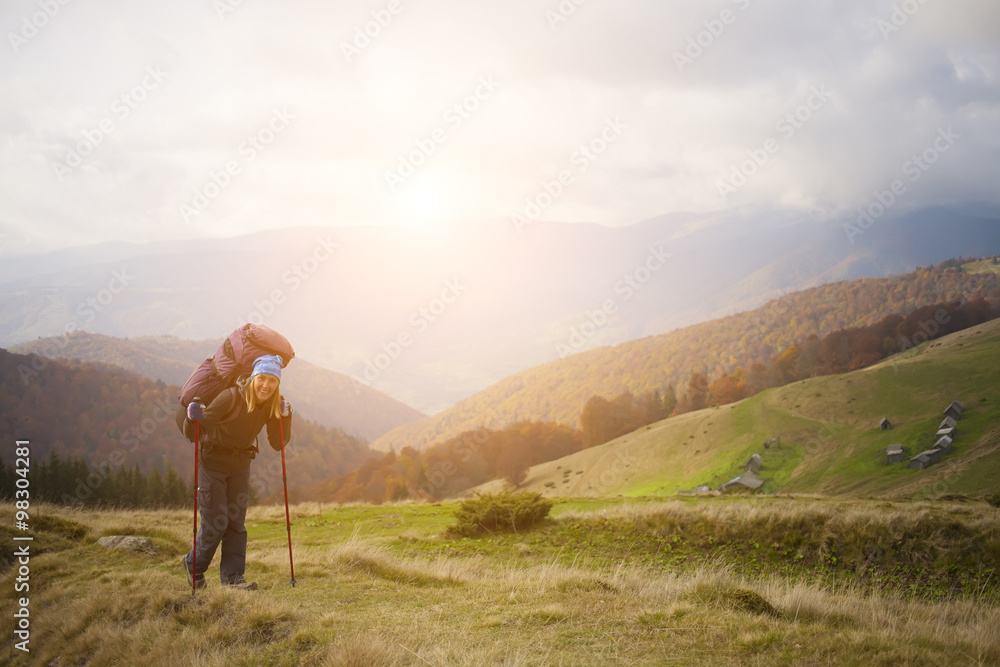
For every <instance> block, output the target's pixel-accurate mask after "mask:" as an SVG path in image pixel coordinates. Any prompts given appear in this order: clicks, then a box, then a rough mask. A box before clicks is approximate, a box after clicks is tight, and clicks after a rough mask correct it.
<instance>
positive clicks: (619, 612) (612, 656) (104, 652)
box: [0, 499, 1000, 667]
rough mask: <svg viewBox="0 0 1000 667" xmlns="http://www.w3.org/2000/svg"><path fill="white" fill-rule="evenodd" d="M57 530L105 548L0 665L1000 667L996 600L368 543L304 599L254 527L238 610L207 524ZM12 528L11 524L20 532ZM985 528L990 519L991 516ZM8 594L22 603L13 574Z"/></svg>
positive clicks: (363, 538)
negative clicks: (118, 546)
mask: <svg viewBox="0 0 1000 667" xmlns="http://www.w3.org/2000/svg"><path fill="white" fill-rule="evenodd" d="M815 504H816V506H815V507H813V508H811V509H809V507H808V506H807V508H806V509H805V510H802V511H804V512H806V513H807V514H808V512H809V511H812V512H820V511H824V509H823V507H824V501H822V500H819V499H817V500H816V501H815ZM352 509H353V511H363V509H362V508H352ZM293 510H294V512H293V516H294V517H296V520H302V519H303V518H305V517H314V518H319V517H322V516H330V513H331V512H334V513H336V512H339V511H343V510H338V509H336V508H329V507H321V506H315V505H307V506H300V507H295V508H293ZM786 510H787V511H788V512H791V511H792V508H791V507H788V508H784V509H782V508H780V507H779V508H771V509H768V508H766V507H760V506H757V505H756V504H755V503H754V502H753V501H747V502H746V503H745V504H744V505H742V507H737V506H736V505H731V506H729V507H720V508H710V509H706V510H705V511H706V512H717V514H716V515H714V516H715V519H716V520H718V521H720V522H726V521H735V520H737V519H738V515H739V512H743V513H745V514H756V515H757V517H758V519H759V518H760V517H761V516H765V515H766V513H767V512H772V513H780V512H781V511H786ZM897 510H898V511H902V508H896V509H892V508H885V511H883V510H880V509H879V508H878V507H869V508H868V509H867V510H866V509H865V507H864V504H863V503H862V502H861V501H857V504H856V505H854V506H852V505H850V504H848V503H843V504H834V505H827V507H826V510H825V511H830V512H832V513H834V514H840V513H846V514H845V516H846V515H850V514H852V513H853V514H854V515H856V516H853V520H874V519H873V517H874V516H875V515H877V514H880V513H883V514H885V520H888V521H893V520H896V518H897V517H896V515H895V514H893V512H895V511H897ZM45 511H46V512H49V513H53V514H56V515H58V516H61V517H64V518H66V519H69V520H72V521H76V522H79V523H81V524H83V525H86V526H87V527H88V529H89V533H88V536H87V538H85V539H84V540H83V541H82V542H80V543H77V544H76V545H75V546H73V547H72V548H70V549H66V550H62V551H53V552H49V553H45V554H38V555H36V556H34V557H33V558H32V561H31V567H32V586H33V588H32V592H31V614H32V616H31V618H32V643H31V648H32V653H31V654H30V655H29V656H22V655H19V654H16V653H15V652H14V650H13V647H12V642H11V641H9V640H8V641H7V643H6V645H5V646H3V647H2V648H0V662H4V663H8V664H13V661H14V660H15V659H17V660H18V661H19V662H26V663H27V664H44V665H49V664H51V665H73V664H87V665H124V664H143V665H147V666H149V667H153V666H156V665H181V664H183V665H206V666H214V665H358V666H361V665H363V666H365V667H371V666H377V665H385V666H390V665H392V666H394V665H426V664H430V665H484V664H504V665H588V664H593V665H607V664H640V665H642V664H691V665H703V664H704V665H717V664H740V665H772V664H808V665H827V664H829V665H834V664H913V665H920V664H928V665H931V664H933V665H939V664H956V665H966V664H996V663H997V662H1000V609H998V607H997V605H996V600H991V599H985V600H978V601H977V600H952V601H945V602H939V603H924V602H918V601H913V600H904V599H901V598H896V597H892V596H871V595H862V594H860V593H859V592H858V591H856V590H852V589H850V588H849V587H848V588H842V589H840V590H825V589H822V588H819V587H817V586H814V585H805V584H802V583H797V582H794V581H789V580H786V579H783V578H772V579H762V580H747V579H744V578H743V577H741V576H738V575H737V574H735V573H734V571H733V570H732V569H730V568H729V567H727V566H725V565H724V564H715V565H714V566H706V567H704V568H702V569H700V570H698V571H696V572H694V573H690V574H685V575H681V574H677V573H670V572H662V571H661V572H653V571H651V570H648V569H646V568H643V567H639V566H636V565H634V564H632V563H629V562H624V561H623V562H622V563H621V564H620V565H619V567H618V568H617V569H615V570H614V571H612V572H608V571H602V572H598V571H595V570H592V569H589V568H587V567H583V566H567V565H560V564H556V563H554V562H536V563H533V564H528V565H525V564H524V563H523V561H514V560H509V559H504V558H499V557H496V556H495V555H493V554H491V553H489V552H488V550H486V549H484V550H483V553H482V554H481V555H479V556H473V557H461V558H459V557H453V556H449V555H448V554H447V553H445V552H442V553H440V554H438V555H432V556H420V557H410V556H405V555H401V554H400V552H399V550H396V549H394V548H393V544H394V542H395V540H399V539H400V538H399V536H398V535H396V536H393V535H388V536H386V535H381V536H377V537H376V536H374V535H369V534H362V533H361V532H360V531H357V532H355V534H354V535H353V536H352V537H348V538H346V539H338V540H336V541H331V542H330V543H328V544H320V545H314V546H309V547H302V548H297V550H296V552H295V557H296V575H297V578H298V579H299V582H300V583H299V585H298V586H297V587H295V588H291V587H290V586H289V585H288V581H287V580H288V574H287V567H288V561H287V556H288V554H287V548H286V546H285V543H284V541H283V537H284V536H283V535H280V536H278V537H267V538H264V539H256V538H254V537H253V536H254V535H255V529H256V532H258V533H259V532H261V531H262V529H261V528H260V526H255V525H253V524H252V525H251V528H250V532H251V545H250V552H249V570H250V572H249V573H248V574H251V575H252V577H253V578H255V579H257V581H258V582H259V583H260V589H259V590H257V591H255V592H252V593H248V592H243V591H232V590H227V589H223V588H221V587H220V586H218V585H217V583H216V582H214V581H212V580H211V577H210V578H209V579H210V582H209V586H208V588H207V589H206V590H204V591H201V592H199V593H198V595H197V596H196V597H192V596H191V594H190V591H189V590H188V589H187V588H186V586H185V582H184V580H183V574H182V573H181V572H180V567H179V565H178V564H177V561H178V560H179V554H180V553H182V552H183V550H184V549H185V548H186V540H187V538H188V536H189V532H190V524H189V521H190V515H189V514H187V513H185V512H70V511H64V510H61V509H58V508H45ZM442 511H446V510H442ZM684 511H686V510H685V508H684V507H682V506H680V504H672V503H663V504H657V505H651V506H646V507H642V508H640V507H634V506H633V507H622V508H620V509H614V510H608V512H607V513H606V514H604V515H602V516H605V517H607V518H609V519H611V520H613V521H615V520H622V521H637V520H642V519H643V518H648V517H652V516H655V517H661V516H662V515H663V514H664V513H665V512H666V513H669V512H684ZM866 512H867V514H866ZM8 514H9V508H8V507H4V508H3V511H0V520H6V519H7V518H8ZM576 516H578V517H582V516H584V515H582V514H580V515H576ZM803 516H806V515H805V514H804V515H803ZM251 517H252V520H253V521H261V522H265V521H269V522H271V523H274V524H278V519H280V520H281V521H280V529H281V530H280V532H281V533H283V532H284V530H283V529H284V526H283V520H284V510H283V508H254V509H253V510H252V512H251ZM973 520H982V521H988V520H989V517H988V516H987V513H985V512H984V513H983V515H982V516H980V517H973ZM994 521H995V519H994ZM261 525H263V524H261ZM152 526H155V528H154V529H151V528H150V527H152ZM121 527H134V528H136V532H137V533H142V532H144V531H145V533H146V534H150V533H152V536H153V539H154V542H155V543H156V544H157V546H158V547H159V548H160V549H161V552H162V553H161V556H159V557H153V556H146V555H141V554H131V553H123V552H115V551H106V550H104V549H103V548H101V547H99V546H98V545H96V544H95V543H94V540H95V539H96V536H98V535H100V534H101V533H103V532H107V531H117V530H118V529H119V528H121ZM316 530H318V531H321V530H323V528H322V527H318V528H316ZM405 530H408V531H409V532H410V533H414V532H419V530H418V529H415V528H412V527H411V528H408V529H405ZM403 531H404V528H402V527H401V528H400V529H399V532H400V533H402V532H403ZM425 532H426V531H425ZM424 538H426V539H434V538H432V537H431V536H430V535H426V534H425V535H424ZM0 586H2V587H4V588H5V589H6V590H12V588H13V573H12V572H11V571H10V570H7V571H6V572H5V573H4V575H3V578H2V581H0ZM10 612H11V603H10V601H8V600H5V601H4V602H3V603H2V608H0V613H2V615H3V617H4V618H5V619H6V621H5V623H9V622H10V618H11V613H10ZM4 634H5V636H7V637H10V636H11V635H10V633H9V632H5V633H4ZM24 658H26V659H27V660H26V661H25V660H24Z"/></svg>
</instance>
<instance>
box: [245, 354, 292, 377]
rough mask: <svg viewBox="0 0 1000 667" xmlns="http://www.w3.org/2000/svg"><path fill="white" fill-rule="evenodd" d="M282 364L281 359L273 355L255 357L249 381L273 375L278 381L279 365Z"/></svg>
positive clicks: (279, 375) (279, 374)
mask: <svg viewBox="0 0 1000 667" xmlns="http://www.w3.org/2000/svg"><path fill="white" fill-rule="evenodd" d="M283 363H284V362H283V360H282V359H281V357H279V356H277V355H274V354H265V355H263V356H260V357H257V358H256V359H254V361H253V372H252V373H250V379H251V380H253V379H254V378H255V377H257V376H258V375H273V376H274V377H276V378H278V379H279V380H280V379H281V365H282V364H283Z"/></svg>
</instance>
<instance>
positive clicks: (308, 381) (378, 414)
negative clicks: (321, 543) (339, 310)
mask: <svg viewBox="0 0 1000 667" xmlns="http://www.w3.org/2000/svg"><path fill="white" fill-rule="evenodd" d="M221 343H222V341H221V340H207V341H206V340H183V339H181V338H176V337H174V336H142V337H139V338H115V337H114V336H104V335H102V334H95V333H89V332H83V331H78V332H74V333H71V334H69V335H64V336H54V337H50V338H40V339H38V340H36V341H32V342H30V343H23V344H21V345H15V346H13V347H12V348H11V351H12V352H19V353H22V354H29V353H34V354H39V355H44V356H46V357H49V358H53V359H54V358H66V359H78V360H81V361H99V362H104V363H107V364H112V365H114V366H118V367H121V368H124V369H126V370H131V371H135V372H137V373H139V374H141V375H145V376H146V377H148V378H151V379H153V380H162V381H163V382H166V383H167V384H176V385H182V384H184V382H185V381H186V380H187V378H188V376H189V375H190V374H191V371H192V370H194V368H195V367H196V366H197V365H198V364H199V363H201V361H202V360H203V359H205V358H206V357H210V356H212V355H213V354H214V353H215V351H216V349H218V347H219V345H220V344H221ZM282 379H283V386H284V387H285V389H284V390H283V391H284V393H285V395H286V396H287V397H288V399H289V400H291V401H294V403H295V405H296V407H297V409H298V411H299V414H301V415H302V416H304V417H306V418H308V419H312V420H313V421H316V422H318V423H320V424H323V425H324V426H327V427H330V428H339V429H341V430H343V431H344V432H346V433H349V434H351V435H355V436H358V437H361V438H365V439H367V440H369V441H371V440H374V439H375V438H378V437H379V436H381V435H383V434H384V433H386V432H388V431H390V430H392V429H393V428H396V427H397V426H400V425H402V424H407V423H410V422H412V421H414V420H417V419H420V418H421V417H423V416H424V415H423V414H422V413H420V412H418V411H417V410H414V409H413V408H411V407H410V406H408V405H405V404H403V403H401V402H399V401H397V400H396V399H394V398H392V397H390V396H387V395H386V394H383V393H382V392H380V391H376V390H375V389H372V388H371V387H368V386H366V385H364V384H361V383H360V382H357V381H356V380H353V379H352V378H350V377H348V376H346V375H344V374H342V373H337V372H335V371H331V370H328V369H325V368H320V367H319V366H316V365H314V364H310V363H309V362H308V361H305V360H304V359H296V360H295V363H293V364H290V365H289V366H288V367H287V368H286V369H285V371H284V372H283V375H282Z"/></svg>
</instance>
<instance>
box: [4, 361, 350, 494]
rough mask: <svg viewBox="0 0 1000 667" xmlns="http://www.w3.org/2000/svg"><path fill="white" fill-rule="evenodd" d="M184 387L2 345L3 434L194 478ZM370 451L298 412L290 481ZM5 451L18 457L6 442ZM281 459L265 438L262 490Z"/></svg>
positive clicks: (99, 463)
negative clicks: (181, 405) (180, 411)
mask: <svg viewBox="0 0 1000 667" xmlns="http://www.w3.org/2000/svg"><path fill="white" fill-rule="evenodd" d="M178 393H179V388H178V387H177V386H176V385H168V384H166V383H164V382H162V381H156V382H154V381H153V380H150V379H149V378H146V377H143V376H140V375H138V374H136V373H132V372H130V371H125V370H122V369H120V368H117V367H114V366H110V365H104V364H94V363H83V362H64V361H57V360H50V359H47V358H45V357H38V356H35V355H19V354H12V353H10V352H8V351H7V350H3V349H0V438H2V439H3V440H4V441H5V442H11V443H12V442H14V441H15V440H23V439H27V438H29V437H30V439H31V451H32V455H33V457H34V458H35V460H36V461H40V460H42V459H43V458H46V457H48V456H49V454H50V452H57V453H58V455H59V456H60V457H63V458H73V457H83V458H84V459H86V461H87V462H88V463H89V464H90V466H91V468H103V469H106V468H108V467H109V466H110V467H113V468H118V467H121V466H125V467H126V468H133V467H134V466H138V467H139V469H140V470H142V471H145V472H148V471H151V470H152V469H153V468H156V469H158V470H159V471H160V472H162V473H166V472H167V470H168V468H169V467H170V466H172V467H173V468H174V469H176V470H177V471H178V472H179V473H180V474H181V475H182V476H183V477H184V478H185V479H187V478H189V477H190V476H191V474H192V472H193V466H194V456H193V451H192V446H191V444H190V443H189V442H187V441H186V440H185V439H184V438H183V436H182V435H181V434H180V432H179V431H178V429H177V425H176V423H175V421H174V416H175V410H176V409H177V395H178ZM293 405H294V404H293ZM369 456H370V452H369V449H368V447H367V445H366V444H365V442H364V441H363V440H360V439H358V438H355V437H353V436H350V435H347V434H346V433H344V432H343V431H341V430H339V429H331V428H326V427H324V426H320V425H318V424H316V423H314V422H310V421H308V420H305V419H297V420H296V422H295V426H294V431H293V439H292V442H291V444H290V445H289V447H288V449H287V459H288V471H289V486H290V489H291V488H296V487H301V488H306V487H309V486H311V485H313V484H316V483H317V482H319V481H321V480H324V479H326V478H327V477H329V476H331V475H338V474H344V473H346V472H349V471H351V470H354V469H355V468H357V467H358V466H359V465H361V464H362V463H363V462H364V461H366V460H367V459H368V458H369ZM0 457H2V458H3V459H4V460H5V461H7V462H8V463H10V462H11V460H12V456H11V454H10V452H9V451H6V450H5V451H4V452H2V454H0ZM277 461H279V459H278V454H277V453H276V452H274V451H273V450H271V448H270V447H269V446H268V445H267V444H265V443H264V442H263V440H262V441H261V453H260V454H259V455H258V457H257V460H256V461H255V462H254V466H253V467H252V468H251V470H252V471H253V473H254V476H255V479H257V480H258V482H257V483H256V484H255V487H256V490H257V493H258V495H259V496H265V495H267V494H269V493H275V492H277V491H278V490H280V488H281V467H280V462H279V463H277V468H276V469H275V465H274V464H275V462H277Z"/></svg>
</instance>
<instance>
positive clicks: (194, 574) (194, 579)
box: [191, 419, 201, 595]
mask: <svg viewBox="0 0 1000 667" xmlns="http://www.w3.org/2000/svg"><path fill="white" fill-rule="evenodd" d="M200 440H201V438H200V437H199V433H198V420H197V419H196V420H195V422H194V537H192V538H191V544H192V546H191V595H194V592H195V589H196V588H197V586H198V442H199V441H200Z"/></svg>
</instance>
